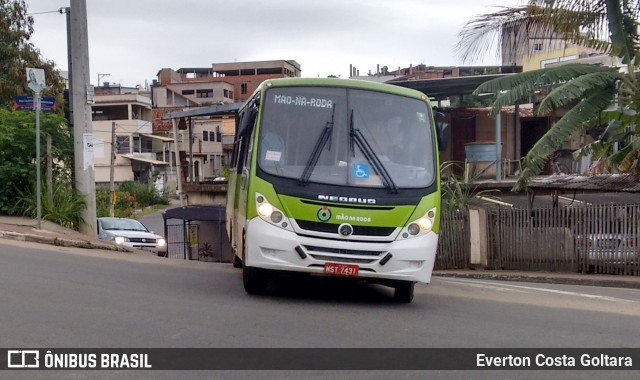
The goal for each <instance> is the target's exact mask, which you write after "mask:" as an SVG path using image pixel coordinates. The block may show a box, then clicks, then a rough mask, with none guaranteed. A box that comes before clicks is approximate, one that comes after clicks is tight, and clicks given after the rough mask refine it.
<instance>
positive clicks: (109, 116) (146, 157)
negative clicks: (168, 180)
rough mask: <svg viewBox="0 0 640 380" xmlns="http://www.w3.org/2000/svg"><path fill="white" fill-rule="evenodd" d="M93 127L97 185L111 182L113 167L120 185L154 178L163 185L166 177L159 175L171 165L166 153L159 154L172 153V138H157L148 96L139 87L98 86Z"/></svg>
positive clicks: (106, 84)
mask: <svg viewBox="0 0 640 380" xmlns="http://www.w3.org/2000/svg"><path fill="white" fill-rule="evenodd" d="M92 125H93V140H94V149H93V152H94V153H93V154H94V167H95V181H96V183H97V184H108V183H109V182H110V181H111V167H112V166H113V180H114V182H115V183H116V184H117V183H122V182H125V181H139V182H147V183H149V182H150V181H153V180H154V178H155V179H158V178H159V179H160V181H159V182H162V176H161V175H158V174H160V173H161V170H163V169H164V168H165V167H167V166H169V164H170V163H169V161H168V156H167V155H166V154H164V155H163V154H158V153H157V152H163V151H165V150H168V148H167V147H166V146H167V145H168V144H169V142H170V141H171V139H168V138H166V137H162V136H155V135H153V127H152V123H151V98H150V96H149V94H148V93H145V92H144V91H142V90H141V89H139V88H135V87H134V88H129V87H122V86H119V85H116V86H113V85H110V84H108V83H105V85H104V86H98V87H96V88H95V104H94V105H93V107H92ZM112 152H113V153H114V159H113V160H112V158H111V155H112ZM158 156H160V159H158V158H159V157H158ZM159 186H160V187H161V186H162V183H160V184H159Z"/></svg>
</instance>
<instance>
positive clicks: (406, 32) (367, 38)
mask: <svg viewBox="0 0 640 380" xmlns="http://www.w3.org/2000/svg"><path fill="white" fill-rule="evenodd" d="M26 3H27V6H28V13H29V14H32V15H33V18H34V34H33V36H32V38H31V42H32V43H33V44H34V45H35V46H36V47H37V48H38V49H40V52H41V54H42V56H43V58H45V59H48V60H52V61H54V62H55V63H56V66H57V67H58V68H59V69H60V70H63V71H64V70H67V37H66V16H65V15H64V14H60V13H58V12H57V11H58V10H59V9H60V8H65V7H68V6H69V5H70V0H26ZM86 3H87V19H88V22H87V23H88V31H89V65H90V80H91V83H92V84H95V85H97V84H98V77H100V84H101V83H103V82H110V83H113V84H120V85H122V86H127V87H133V86H136V85H138V84H139V85H142V86H145V84H151V82H152V80H153V79H157V73H158V71H159V70H160V69H162V68H171V69H174V70H177V69H179V68H183V67H199V68H205V67H211V64H212V63H226V62H246V61H262V60H279V59H285V60H295V61H296V62H298V63H299V64H300V66H301V70H302V76H303V77H327V76H329V75H335V76H340V77H342V78H348V77H349V65H350V64H351V65H353V66H354V67H356V68H357V69H358V70H359V71H360V75H366V74H367V73H368V72H369V71H371V72H375V70H376V66H377V65H378V64H379V65H380V67H383V66H387V67H388V68H389V70H396V69H398V67H403V68H404V67H409V65H413V66H416V65H418V64H421V63H424V64H426V65H427V66H461V65H464V64H473V65H498V64H500V62H499V59H498V58H496V57H495V54H494V52H491V54H488V55H487V56H486V57H483V58H481V59H480V60H478V61H474V62H472V63H469V62H466V63H464V62H462V60H461V58H460V54H458V53H456V51H455V45H456V43H457V42H458V34H459V33H460V31H461V30H462V28H463V26H464V24H465V23H466V22H468V21H470V20H471V19H472V18H473V17H474V16H477V15H480V14H485V13H491V12H495V11H497V10H499V9H500V8H499V7H506V6H515V5H519V4H521V3H522V1H521V0H323V1H315V0H271V1H267V0H127V1H125V0H86ZM46 12H49V13H46Z"/></svg>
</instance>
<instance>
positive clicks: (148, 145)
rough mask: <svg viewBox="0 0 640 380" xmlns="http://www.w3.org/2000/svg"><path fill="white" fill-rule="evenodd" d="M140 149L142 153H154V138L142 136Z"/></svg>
mask: <svg viewBox="0 0 640 380" xmlns="http://www.w3.org/2000/svg"><path fill="white" fill-rule="evenodd" d="M140 150H141V151H142V153H153V140H151V139H147V138H142V139H141V140H140Z"/></svg>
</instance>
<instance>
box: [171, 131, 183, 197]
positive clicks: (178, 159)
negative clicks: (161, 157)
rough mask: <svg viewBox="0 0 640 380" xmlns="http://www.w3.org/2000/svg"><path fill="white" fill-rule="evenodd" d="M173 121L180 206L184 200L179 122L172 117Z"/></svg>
mask: <svg viewBox="0 0 640 380" xmlns="http://www.w3.org/2000/svg"><path fill="white" fill-rule="evenodd" d="M171 123H172V124H173V145H174V148H173V152H174V156H175V158H176V177H178V198H179V199H180V207H183V206H184V201H183V199H182V173H181V171H180V150H179V149H178V124H177V123H176V119H171Z"/></svg>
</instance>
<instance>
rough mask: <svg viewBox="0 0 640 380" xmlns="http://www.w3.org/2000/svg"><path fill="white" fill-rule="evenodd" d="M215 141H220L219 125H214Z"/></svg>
mask: <svg viewBox="0 0 640 380" xmlns="http://www.w3.org/2000/svg"><path fill="white" fill-rule="evenodd" d="M216 141H222V134H221V133H220V126H219V125H216Z"/></svg>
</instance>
